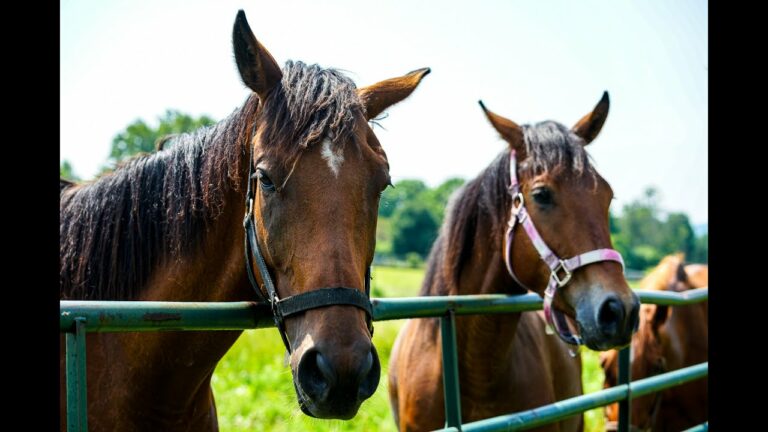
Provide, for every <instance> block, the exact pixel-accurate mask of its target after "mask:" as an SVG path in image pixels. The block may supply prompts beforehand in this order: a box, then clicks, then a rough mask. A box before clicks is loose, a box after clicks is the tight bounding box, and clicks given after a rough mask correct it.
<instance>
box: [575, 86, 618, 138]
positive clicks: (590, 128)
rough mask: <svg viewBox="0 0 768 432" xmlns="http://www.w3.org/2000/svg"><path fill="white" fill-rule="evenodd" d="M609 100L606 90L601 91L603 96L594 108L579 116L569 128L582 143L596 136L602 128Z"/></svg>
mask: <svg viewBox="0 0 768 432" xmlns="http://www.w3.org/2000/svg"><path fill="white" fill-rule="evenodd" d="M610 105H611V102H610V100H609V99H608V92H607V91H604V92H603V97H602V98H600V102H598V103H597V105H596V106H595V109H593V110H592V112H591V113H589V114H587V115H585V116H584V117H582V118H581V120H579V121H578V122H576V125H575V126H573V128H571V130H572V131H573V133H575V134H576V135H578V136H580V137H581V138H582V139H583V140H584V145H587V144H589V143H591V142H592V140H594V139H595V138H597V134H599V133H600V129H602V128H603V124H604V123H605V119H606V118H607V117H608V108H609V107H610Z"/></svg>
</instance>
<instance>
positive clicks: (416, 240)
mask: <svg viewBox="0 0 768 432" xmlns="http://www.w3.org/2000/svg"><path fill="white" fill-rule="evenodd" d="M212 124H214V121H213V119H211V118H210V117H208V116H200V117H193V116H190V115H187V114H184V113H181V112H179V111H175V110H168V111H166V112H165V113H164V115H162V116H160V117H159V118H158V125H157V126H156V127H154V126H151V125H149V124H147V123H146V122H145V121H143V120H141V119H137V120H135V121H134V122H132V123H131V124H129V125H128V126H127V127H126V129H125V130H124V131H122V132H120V133H118V134H117V135H116V136H115V137H114V138H113V140H112V145H111V148H110V153H109V157H108V160H107V162H106V164H105V165H104V166H103V167H102V169H101V172H100V174H99V175H101V174H103V173H105V172H109V171H111V170H112V169H113V168H114V166H115V165H116V164H118V163H119V162H121V161H123V160H125V159H127V158H130V157H132V156H134V155H136V154H139V153H150V152H152V151H155V149H156V146H157V144H158V142H161V141H162V140H163V139H164V138H165V137H167V136H169V135H172V134H176V133H182V132H191V131H193V130H195V129H197V128H199V127H202V126H208V125H212ZM59 174H60V175H61V177H63V178H67V179H70V180H80V179H79V178H78V176H77V175H76V174H75V173H74V171H73V170H72V166H71V164H70V163H69V162H68V161H66V160H64V161H62V162H61V163H60V169H59ZM464 182H465V180H464V179H461V178H451V179H448V180H446V181H444V182H443V183H441V184H439V185H438V186H436V187H434V188H431V187H429V186H428V185H427V184H425V183H424V182H423V181H421V180H417V179H405V180H400V181H398V182H396V183H395V184H394V185H393V187H388V188H387V189H386V190H385V191H384V192H383V193H382V195H381V201H380V204H379V220H378V226H377V233H376V238H377V242H376V259H377V261H379V262H385V263H386V262H400V263H402V262H405V263H408V264H409V265H412V266H418V265H421V264H422V263H423V261H424V260H425V259H426V257H427V255H428V254H429V250H430V248H431V247H432V243H433V242H434V240H435V239H436V238H437V233H438V230H439V228H440V225H441V224H442V223H443V218H444V213H445V206H446V204H447V203H448V199H449V198H450V196H451V194H452V193H454V192H455V191H456V189H458V188H459V187H460V186H461V185H463V184H464ZM660 199H661V197H660V194H659V192H658V190H657V189H656V188H654V187H648V188H646V189H645V191H644V193H643V195H642V196H641V197H639V198H638V199H636V200H634V201H632V202H630V203H629V204H626V205H624V206H623V207H622V209H621V212H620V214H619V215H618V216H617V215H616V214H615V213H614V212H613V211H611V212H609V222H610V231H611V240H612V242H613V247H614V248H615V249H616V250H618V251H619V252H620V253H621V254H622V256H623V257H624V261H625V264H626V266H627V267H628V268H632V269H637V270H644V269H647V268H649V267H652V266H654V265H656V264H657V263H658V262H659V260H660V259H661V258H662V257H663V256H665V255H667V254H670V253H675V252H683V253H685V255H686V257H687V260H688V261H689V262H701V263H705V262H707V259H708V234H706V233H704V234H703V235H701V236H696V234H695V232H694V230H693V227H692V225H691V222H690V220H689V218H688V216H687V215H686V214H685V213H679V212H672V213H666V212H664V211H663V209H662V208H661V206H660ZM612 210H613V209H612Z"/></svg>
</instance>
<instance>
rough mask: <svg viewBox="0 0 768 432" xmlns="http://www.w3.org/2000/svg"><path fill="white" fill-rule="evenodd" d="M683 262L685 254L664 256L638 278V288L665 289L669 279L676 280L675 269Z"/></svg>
mask: <svg viewBox="0 0 768 432" xmlns="http://www.w3.org/2000/svg"><path fill="white" fill-rule="evenodd" d="M684 264H685V255H684V254H683V253H677V254H674V255H667V256H665V257H664V258H663V259H662V260H661V261H660V262H659V264H658V265H657V266H656V267H654V268H653V270H651V272H650V273H648V274H647V275H645V277H643V279H641V280H640V284H639V285H640V288H642V289H647V290H655V291H666V290H667V288H668V287H669V283H670V281H674V280H677V279H676V275H677V269H678V267H680V266H681V265H684Z"/></svg>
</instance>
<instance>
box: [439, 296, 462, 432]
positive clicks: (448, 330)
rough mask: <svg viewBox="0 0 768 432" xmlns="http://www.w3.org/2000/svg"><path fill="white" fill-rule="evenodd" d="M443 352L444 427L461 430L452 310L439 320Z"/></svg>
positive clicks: (457, 365)
mask: <svg viewBox="0 0 768 432" xmlns="http://www.w3.org/2000/svg"><path fill="white" fill-rule="evenodd" d="M440 337H441V341H442V346H441V348H442V351H443V391H444V394H445V427H447V428H448V427H455V428H456V429H458V430H459V431H460V430H461V392H460V390H459V362H458V356H457V354H456V319H455V315H454V313H453V311H452V310H449V311H448V312H447V313H446V314H445V315H444V316H443V317H441V318H440Z"/></svg>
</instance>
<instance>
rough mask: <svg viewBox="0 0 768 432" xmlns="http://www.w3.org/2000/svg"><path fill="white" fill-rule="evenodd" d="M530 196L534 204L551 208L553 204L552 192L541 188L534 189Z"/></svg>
mask: <svg viewBox="0 0 768 432" xmlns="http://www.w3.org/2000/svg"><path fill="white" fill-rule="evenodd" d="M531 195H533V200H534V201H536V204H538V205H541V206H551V205H552V204H553V201H552V191H550V190H549V189H547V188H543V187H542V188H538V189H535V190H534V191H533V192H532V193H531Z"/></svg>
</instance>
